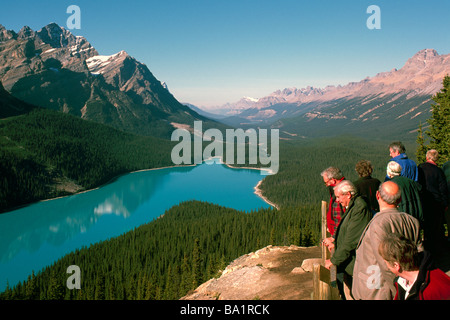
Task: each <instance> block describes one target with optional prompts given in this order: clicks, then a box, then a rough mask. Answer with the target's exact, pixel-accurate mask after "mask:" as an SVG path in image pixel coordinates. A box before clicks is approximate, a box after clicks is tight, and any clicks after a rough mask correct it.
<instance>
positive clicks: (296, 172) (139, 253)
mask: <svg viewBox="0 0 450 320" xmlns="http://www.w3.org/2000/svg"><path fill="white" fill-rule="evenodd" d="M387 149H388V148H387V142H383V141H372V142H370V143H368V142H367V141H366V140H364V139H361V138H352V137H336V138H330V139H323V140H318V141H281V142H280V169H279V172H278V173H277V174H276V175H273V176H267V177H266V178H265V179H264V181H263V184H262V189H263V190H264V195H265V196H267V197H268V198H269V199H270V200H271V201H273V202H275V203H276V204H277V205H278V206H279V207H280V209H279V210H276V209H260V210H255V211H252V212H241V211H237V210H234V209H230V208H224V207H219V206H216V205H213V204H209V203H204V202H197V201H192V202H186V203H181V204H180V205H178V206H175V207H173V208H171V209H170V210H168V211H167V212H166V213H165V214H164V215H163V216H161V217H159V218H158V219H155V220H154V221H152V222H150V223H148V224H147V225H143V226H141V227H138V228H136V229H135V230H133V231H130V232H128V233H126V234H124V235H122V236H120V237H117V238H114V239H110V240H107V241H103V242H101V243H97V244H95V245H92V246H90V247H85V248H82V249H80V250H77V251H76V252H73V253H71V254H69V255H67V256H65V257H63V258H62V259H60V260H59V261H58V262H56V263H55V264H54V265H52V266H49V267H47V268H46V269H45V270H43V271H41V272H36V274H35V273H33V274H32V275H30V276H29V278H28V280H27V281H24V282H23V283H19V284H18V285H16V286H14V287H8V288H7V290H6V291H5V292H4V293H3V294H2V295H1V298H2V299H13V300H17V299H51V300H53V299H69V300H78V299H79V300H90V299H94V300H102V299H107V300H112V299H120V300H127V299H131V300H134V299H137V300H141V299H156V300H158V299H164V300H171V299H179V298H180V297H182V296H184V295H185V294H187V293H188V292H189V290H192V289H194V288H196V287H197V286H198V285H199V284H201V283H203V282H204V281H207V280H208V279H210V278H212V277H214V276H217V275H219V274H220V271H221V270H223V268H224V267H225V266H226V265H228V264H229V263H230V262H231V261H232V260H234V259H236V258H238V257H239V256H241V255H242V254H246V253H249V252H252V251H255V250H258V249H260V248H263V247H265V246H267V245H298V246H311V245H317V244H318V242H319V241H320V216H321V214H320V208H321V203H320V201H321V200H328V195H327V191H326V189H325V187H324V186H323V181H322V178H321V176H320V172H321V171H322V170H323V169H325V168H326V167H328V166H330V165H334V166H338V167H340V168H341V169H342V171H343V172H344V174H345V175H346V177H347V178H348V179H350V180H353V179H356V178H357V176H356V173H355V170H354V166H355V164H356V162H357V161H358V160H360V159H368V160H371V161H372V162H373V164H374V166H375V173H374V176H375V177H378V178H379V179H380V180H381V179H384V174H385V173H384V172H385V165H386V161H387V160H388V158H389V155H388V151H387ZM411 150H412V149H411ZM69 265H77V266H79V267H80V269H81V271H82V275H81V278H82V285H81V290H69V289H68V288H67V287H66V280H67V278H68V274H67V272H66V268H67V267H68V266H69Z"/></svg>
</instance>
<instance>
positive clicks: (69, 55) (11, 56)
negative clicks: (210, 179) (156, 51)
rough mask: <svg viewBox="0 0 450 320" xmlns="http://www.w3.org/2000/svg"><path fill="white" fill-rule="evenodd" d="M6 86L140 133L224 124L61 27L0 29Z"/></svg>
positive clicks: (124, 57) (143, 70)
mask: <svg viewBox="0 0 450 320" xmlns="http://www.w3.org/2000/svg"><path fill="white" fill-rule="evenodd" d="M0 82H1V83H2V84H3V86H4V88H5V89H6V90H7V91H8V92H10V93H11V94H12V95H13V96H14V97H16V98H19V99H21V100H23V101H25V102H28V103H31V104H34V105H38V106H42V107H46V108H50V109H55V110H59V111H63V112H66V113H70V114H73V115H76V116H79V117H81V118H83V119H88V120H93V121H96V122H100V123H103V124H108V125H111V126H113V127H116V128H119V129H122V130H126V131H130V132H134V133H138V134H144V135H155V136H164V137H167V136H169V134H170V133H171V132H172V131H173V129H174V127H177V126H178V124H189V125H192V124H193V121H194V120H202V121H204V122H205V127H207V124H211V126H215V127H217V126H218V124H217V123H216V122H214V121H211V120H209V119H207V118H205V117H203V116H200V115H199V114H197V113H196V112H194V111H192V110H191V109H190V108H188V107H186V106H185V105H183V104H181V103H179V102H178V101H177V99H176V98H175V97H173V95H172V94H171V93H170V92H169V91H168V90H167V89H166V87H165V86H164V84H162V83H161V82H160V81H159V80H157V79H156V78H155V77H154V76H153V74H152V73H151V72H150V70H149V69H148V68H147V66H145V65H144V64H142V63H140V62H139V61H137V60H136V59H134V58H133V57H131V56H130V55H128V54H127V53H126V52H125V51H121V52H119V53H117V54H114V55H111V56H102V55H100V54H99V53H98V52H97V50H96V49H95V48H94V47H93V46H92V45H91V44H90V43H89V42H88V41H87V40H86V39H85V38H84V37H80V36H74V35H73V34H72V33H71V32H69V31H68V30H65V29H64V28H62V27H60V26H58V25H57V24H55V23H51V24H49V25H47V26H45V27H43V28H42V29H41V30H39V31H33V30H32V29H30V28H29V27H26V26H25V27H23V28H22V29H21V30H20V31H19V32H18V33H16V32H14V31H11V30H7V29H6V28H5V27H3V26H2V25H0Z"/></svg>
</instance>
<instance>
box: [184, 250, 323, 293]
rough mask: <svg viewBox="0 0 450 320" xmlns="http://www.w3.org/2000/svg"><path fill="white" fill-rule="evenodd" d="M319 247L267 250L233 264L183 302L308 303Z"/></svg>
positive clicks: (254, 253) (318, 259)
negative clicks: (297, 301) (290, 301)
mask: <svg viewBox="0 0 450 320" xmlns="http://www.w3.org/2000/svg"><path fill="white" fill-rule="evenodd" d="M320 261H321V250H320V248H319V247H308V248H305V247H297V246H289V247H273V246H268V247H265V248H263V249H260V250H258V251H256V252H252V253H249V254H246V255H243V256H241V257H239V258H238V259H236V260H234V261H233V262H232V263H231V264H230V265H229V266H228V267H227V268H226V269H225V270H224V271H223V272H222V274H221V276H220V277H219V278H216V279H211V280H209V281H208V282H206V283H204V284H202V285H201V286H199V287H198V288H197V289H196V290H194V291H193V292H190V293H189V294H188V295H186V296H185V297H183V298H182V300H254V299H261V300H310V299H311V293H312V290H313V282H312V277H313V276H312V273H311V271H312V265H313V264H314V263H320Z"/></svg>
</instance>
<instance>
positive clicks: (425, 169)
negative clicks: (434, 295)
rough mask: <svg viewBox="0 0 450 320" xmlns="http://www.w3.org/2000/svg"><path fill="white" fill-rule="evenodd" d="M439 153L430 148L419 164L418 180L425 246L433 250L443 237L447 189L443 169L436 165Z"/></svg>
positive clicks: (439, 245) (441, 241)
mask: <svg viewBox="0 0 450 320" xmlns="http://www.w3.org/2000/svg"><path fill="white" fill-rule="evenodd" d="M438 158H439V153H438V152H437V151H436V150H434V149H432V150H428V152H427V154H426V160H427V161H426V162H424V163H421V164H420V165H419V182H420V184H422V186H423V187H424V191H425V192H424V203H423V204H424V219H425V223H424V236H425V241H424V245H425V248H427V249H428V250H431V251H433V252H435V251H436V250H437V249H439V248H440V247H442V245H443V244H444V243H443V242H444V238H445V229H444V221H445V219H444V215H445V210H446V208H447V206H448V189H447V181H446V177H445V174H444V171H443V170H442V169H441V168H439V167H438V166H437V165H436V162H437V161H438Z"/></svg>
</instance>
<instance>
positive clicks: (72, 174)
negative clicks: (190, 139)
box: [0, 108, 173, 213]
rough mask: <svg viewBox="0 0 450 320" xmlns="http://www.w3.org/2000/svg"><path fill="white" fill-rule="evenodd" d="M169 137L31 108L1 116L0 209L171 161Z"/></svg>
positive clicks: (104, 181)
mask: <svg viewBox="0 0 450 320" xmlns="http://www.w3.org/2000/svg"><path fill="white" fill-rule="evenodd" d="M172 147H173V145H172V143H171V141H165V140H161V139H158V138H153V137H149V136H137V135H133V134H129V133H125V132H122V131H119V130H116V129H113V128H112V127H109V126H106V125H100V124H97V123H94V122H91V121H86V120H82V119H80V118H77V117H75V116H72V115H68V114H64V113H62V112H57V111H52V110H48V109H42V108H35V109H33V110H32V111H30V112H29V113H26V114H23V115H19V116H15V117H10V118H6V119H2V120H0V162H1V165H0V213H1V212H4V211H7V210H11V209H12V208H14V207H17V206H21V205H25V204H29V203H31V202H34V201H38V200H43V199H48V198H52V197H57V196H62V195H67V194H70V193H73V192H71V191H70V190H69V191H68V190H67V188H65V187H64V185H65V184H72V185H73V184H75V188H76V191H78V192H79V191H83V190H88V189H91V188H95V187H98V186H99V185H101V184H104V183H107V182H108V181H109V180H111V179H112V178H114V177H116V176H118V175H120V174H124V173H128V172H130V171H134V170H140V169H149V168H159V167H164V166H170V165H173V164H172V162H171V160H170V151H171V149H172Z"/></svg>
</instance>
